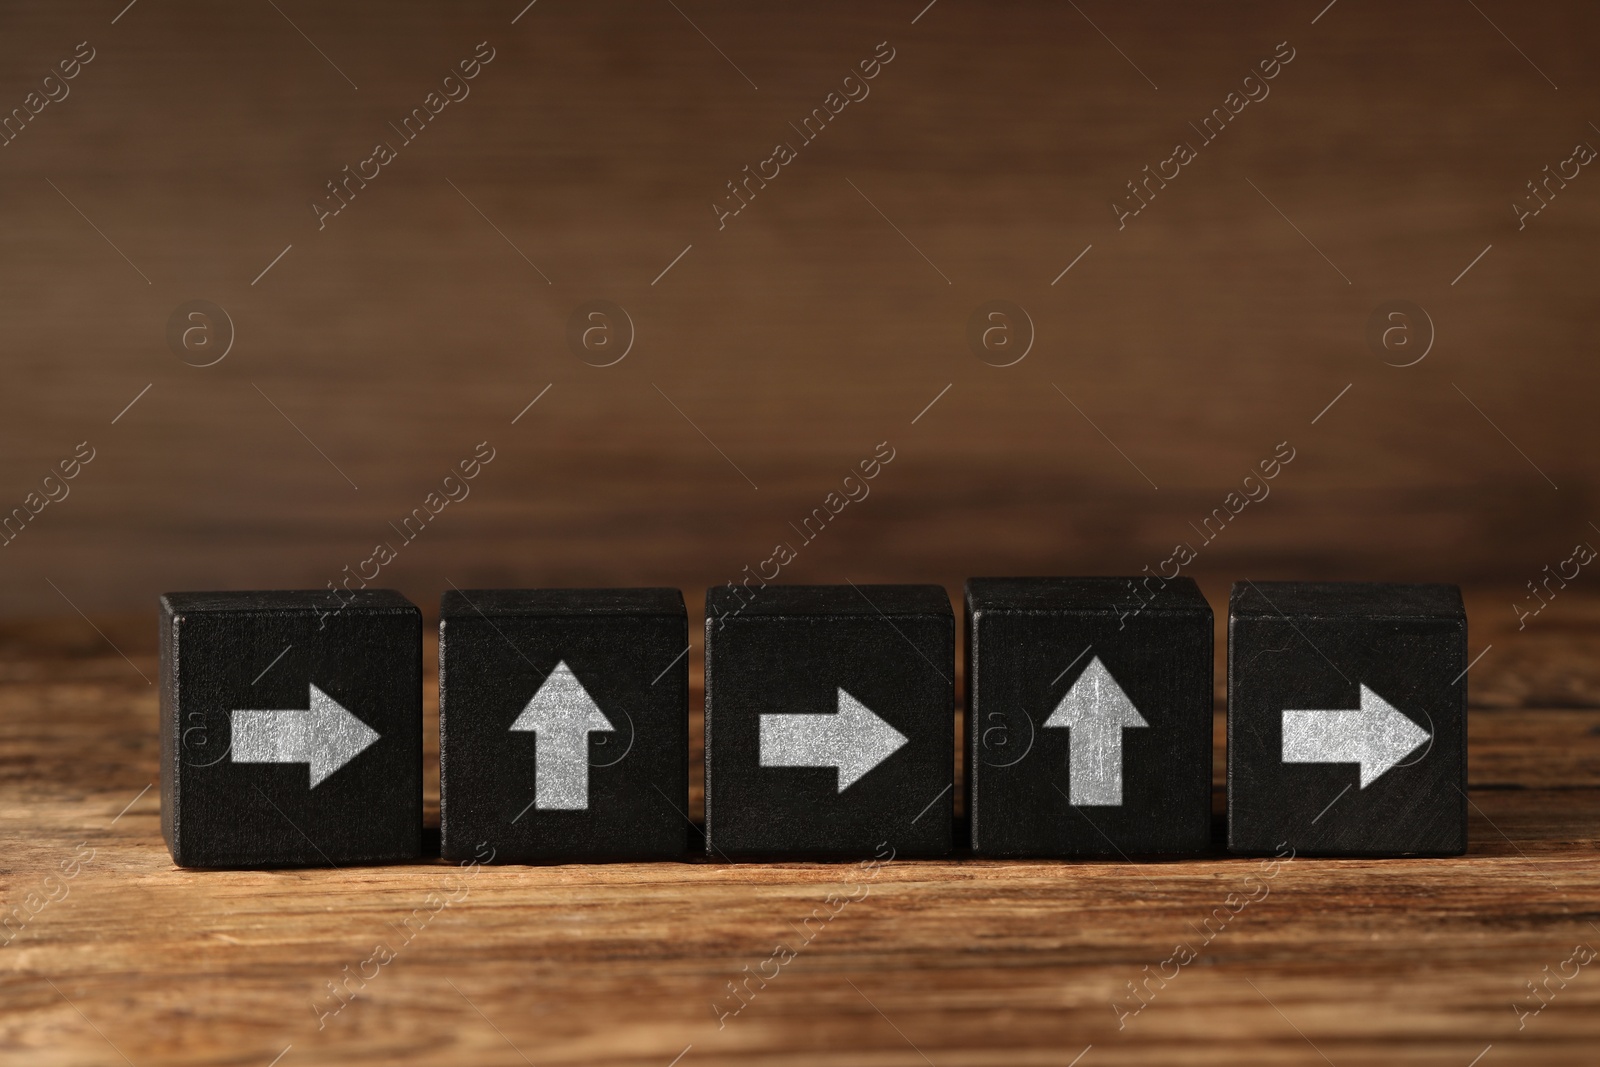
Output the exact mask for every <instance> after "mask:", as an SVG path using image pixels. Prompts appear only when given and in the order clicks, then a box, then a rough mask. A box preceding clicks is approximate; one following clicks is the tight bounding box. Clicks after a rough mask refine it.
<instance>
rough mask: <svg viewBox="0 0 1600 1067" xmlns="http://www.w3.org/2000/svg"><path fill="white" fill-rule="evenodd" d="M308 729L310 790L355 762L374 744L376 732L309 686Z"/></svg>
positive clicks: (312, 686)
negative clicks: (310, 738) (335, 772)
mask: <svg viewBox="0 0 1600 1067" xmlns="http://www.w3.org/2000/svg"><path fill="white" fill-rule="evenodd" d="M308 718H309V719H310V727H311V731H312V735H313V744H312V747H311V753H310V755H311V759H310V772H311V788H312V789H315V788H316V787H317V786H319V785H321V784H322V783H323V781H325V780H326V779H327V777H328V776H329V775H331V774H332V773H333V772H334V771H337V770H338V769H339V768H340V767H343V766H344V765H345V764H346V763H349V762H350V761H351V760H353V759H355V758H356V757H357V756H359V755H361V753H363V752H365V751H366V750H367V749H368V748H370V747H372V743H373V742H374V741H377V740H378V737H379V734H378V731H376V730H374V729H373V728H372V727H370V726H368V725H367V724H366V723H364V722H362V721H361V720H360V719H359V718H357V717H356V716H355V715H353V714H351V712H350V710H349V709H348V708H346V707H345V706H344V705H343V704H340V703H339V702H338V701H337V700H335V699H333V698H332V697H331V696H329V695H328V694H327V693H324V692H323V691H322V690H321V689H318V688H317V685H316V683H315V682H312V683H311V713H310V715H309V716H308Z"/></svg>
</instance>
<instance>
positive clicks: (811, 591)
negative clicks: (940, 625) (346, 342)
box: [706, 585, 954, 618]
mask: <svg viewBox="0 0 1600 1067" xmlns="http://www.w3.org/2000/svg"><path fill="white" fill-rule="evenodd" d="M940 612H943V613H944V614H945V615H951V612H950V597H949V596H948V594H946V593H945V591H944V587H943V586H941V585H863V586H855V585H769V586H763V587H761V588H758V589H750V590H747V589H745V588H743V587H738V588H733V589H730V588H728V587H727V586H725V585H724V586H717V587H715V588H712V589H708V590H706V615H707V616H714V615H720V614H723V613H727V614H738V615H800V616H809V617H813V618H817V617H827V616H840V615H842V616H854V615H872V616H878V615H926V614H939V613H940ZM951 618H954V616H953V615H951Z"/></svg>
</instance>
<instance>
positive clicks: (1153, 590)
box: [966, 576, 1213, 856]
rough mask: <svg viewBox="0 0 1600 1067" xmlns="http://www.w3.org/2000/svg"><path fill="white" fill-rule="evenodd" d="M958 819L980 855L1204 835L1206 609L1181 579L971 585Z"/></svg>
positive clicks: (1093, 850)
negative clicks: (963, 818)
mask: <svg viewBox="0 0 1600 1067" xmlns="http://www.w3.org/2000/svg"><path fill="white" fill-rule="evenodd" d="M966 622H967V738H966V742H967V743H966V753H967V778H966V788H967V814H968V817H969V822H970V825H971V841H972V850H973V852H974V853H976V854H978V855H984V856H1107V855H1110V856H1117V855H1122V856H1134V855H1167V854H1177V853H1193V852H1199V851H1201V850H1203V849H1205V848H1206V847H1207V846H1208V845H1209V844H1210V841H1211V697H1212V677H1211V675H1212V671H1211V660H1212V623H1213V617H1212V614H1211V605H1210V604H1208V603H1206V599H1205V597H1204V596H1203V595H1201V592H1200V589H1199V587H1198V586H1196V585H1195V584H1194V582H1193V581H1192V580H1190V579H1188V578H1175V579H1164V578H1161V577H1156V576H1145V577H1141V578H973V579H971V580H970V581H968V582H967V603H966Z"/></svg>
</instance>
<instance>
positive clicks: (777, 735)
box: [761, 689, 907, 793]
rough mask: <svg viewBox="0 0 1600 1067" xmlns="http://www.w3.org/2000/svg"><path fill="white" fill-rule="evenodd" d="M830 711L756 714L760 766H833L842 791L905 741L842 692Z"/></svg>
mask: <svg viewBox="0 0 1600 1067" xmlns="http://www.w3.org/2000/svg"><path fill="white" fill-rule="evenodd" d="M836 709H837V710H836V711H835V713H834V714H832V715H826V714H824V715H790V714H784V715H763V716H761V766H763V767H836V768H838V771H839V779H838V791H839V792H841V793H843V792H844V791H845V790H846V789H849V788H850V787H851V786H852V785H854V784H855V783H856V782H858V781H860V780H861V776H862V775H864V774H866V773H867V772H868V771H870V770H872V768H874V767H876V766H877V765H878V764H880V763H882V762H883V761H884V760H886V759H888V758H889V757H890V756H892V755H894V754H895V753H896V752H898V751H899V750H900V748H901V746H902V745H904V744H905V743H906V741H907V738H906V735H905V734H903V733H901V732H900V731H899V730H896V729H895V728H894V727H893V726H890V725H889V724H888V723H886V722H884V721H883V720H882V719H881V718H879V717H878V716H877V715H875V714H873V712H872V709H870V708H868V707H867V706H866V705H865V704H863V703H861V701H859V700H857V699H856V698H855V697H853V696H851V695H850V694H849V693H846V692H845V691H844V690H843V689H840V690H839V695H838V700H837V703H836Z"/></svg>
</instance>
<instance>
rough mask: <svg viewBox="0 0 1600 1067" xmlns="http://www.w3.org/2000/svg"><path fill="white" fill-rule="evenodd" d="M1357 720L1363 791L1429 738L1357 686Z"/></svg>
mask: <svg viewBox="0 0 1600 1067" xmlns="http://www.w3.org/2000/svg"><path fill="white" fill-rule="evenodd" d="M1361 719H1362V731H1363V734H1364V737H1363V741H1364V751H1363V753H1362V757H1361V788H1362V789H1365V788H1366V787H1367V786H1369V785H1371V784H1372V783H1373V782H1375V781H1377V780H1378V779H1379V778H1380V777H1382V776H1383V775H1384V774H1385V773H1387V772H1388V771H1390V770H1392V769H1394V767H1395V766H1396V765H1398V764H1399V762H1400V761H1401V760H1403V759H1405V758H1406V757H1407V756H1409V755H1411V753H1413V752H1415V751H1416V750H1417V748H1418V747H1419V746H1421V745H1422V743H1423V742H1424V741H1431V740H1432V739H1433V735H1432V734H1430V733H1428V731H1426V730H1424V729H1423V728H1422V727H1420V726H1418V725H1417V724H1416V723H1415V722H1414V721H1413V720H1412V719H1411V717H1410V716H1409V715H1407V714H1405V713H1404V712H1402V711H1400V710H1399V709H1398V708H1396V707H1395V706H1394V705H1393V704H1391V703H1389V702H1388V701H1387V700H1385V699H1383V697H1381V696H1379V695H1378V694H1377V693H1374V692H1373V691H1372V690H1371V689H1369V688H1367V686H1366V685H1365V684H1363V685H1362V686H1361Z"/></svg>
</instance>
